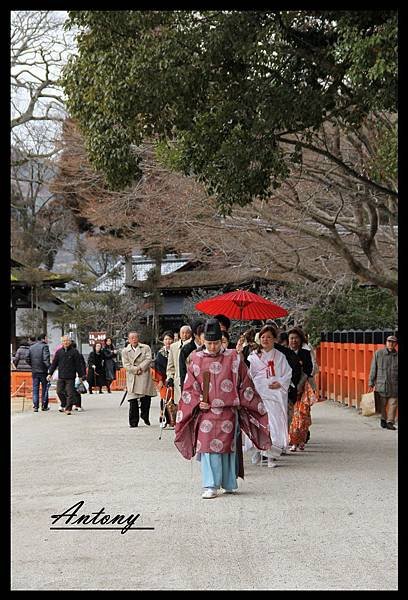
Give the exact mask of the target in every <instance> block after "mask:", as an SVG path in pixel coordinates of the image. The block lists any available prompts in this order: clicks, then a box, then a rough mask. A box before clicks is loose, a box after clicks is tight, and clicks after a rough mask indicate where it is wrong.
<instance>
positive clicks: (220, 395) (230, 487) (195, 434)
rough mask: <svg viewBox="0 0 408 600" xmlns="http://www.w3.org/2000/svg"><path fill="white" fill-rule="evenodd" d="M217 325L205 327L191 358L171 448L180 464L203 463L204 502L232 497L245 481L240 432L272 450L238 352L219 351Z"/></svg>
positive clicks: (263, 411)
mask: <svg viewBox="0 0 408 600" xmlns="http://www.w3.org/2000/svg"><path fill="white" fill-rule="evenodd" d="M221 335H222V334H221V329H220V326H219V323H218V321H217V320H216V319H209V320H208V321H207V322H206V324H205V329H204V338H205V346H206V348H205V350H200V351H196V352H193V353H192V354H191V362H190V364H189V366H188V370H187V375H186V378H185V380H184V384H183V393H182V395H181V399H180V401H179V405H178V412H177V416H176V428H175V433H176V437H175V441H174V443H175V445H176V447H177V449H178V450H179V452H180V453H181V454H182V455H183V456H184V458H187V459H191V458H192V457H193V456H194V455H195V454H196V453H197V454H198V458H199V460H200V461H201V472H202V482H203V488H205V489H204V493H203V495H202V497H203V498H215V497H216V496H217V490H218V489H219V488H220V487H221V486H222V487H223V488H224V491H225V492H227V493H231V492H233V491H235V490H236V489H237V487H238V485H237V477H242V478H243V476H244V470H243V460H242V440H241V435H240V428H242V429H243V431H244V432H245V433H246V435H248V437H249V438H250V439H251V440H252V442H253V443H254V445H255V446H256V447H257V448H259V449H261V450H268V449H269V448H271V439H270V435H269V426H268V415H267V412H266V409H265V406H264V404H263V402H262V400H261V398H260V396H259V395H258V393H257V392H256V390H255V387H254V385H253V383H252V381H251V379H250V378H249V375H248V369H247V367H246V365H245V363H244V361H243V360H242V359H241V358H240V356H239V355H238V353H237V352H236V350H228V349H224V348H223V347H222V345H221ZM206 371H207V372H209V374H210V386H209V398H208V402H207V403H206V402H203V373H204V372H206Z"/></svg>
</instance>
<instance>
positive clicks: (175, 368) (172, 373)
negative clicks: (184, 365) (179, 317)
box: [166, 339, 191, 404]
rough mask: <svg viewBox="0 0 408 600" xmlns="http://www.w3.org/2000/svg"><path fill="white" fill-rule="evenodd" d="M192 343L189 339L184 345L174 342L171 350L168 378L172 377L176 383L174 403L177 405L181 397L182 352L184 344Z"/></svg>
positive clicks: (168, 360) (179, 341) (168, 361)
mask: <svg viewBox="0 0 408 600" xmlns="http://www.w3.org/2000/svg"><path fill="white" fill-rule="evenodd" d="M190 341H191V339H188V340H186V341H185V342H183V343H182V342H181V340H177V342H173V343H172V344H171V346H170V348H169V356H168V359H167V371H166V377H167V379H169V377H171V378H172V379H173V381H174V402H175V403H176V404H178V401H179V400H180V396H181V382H180V350H181V348H182V346H183V344H188V342H190Z"/></svg>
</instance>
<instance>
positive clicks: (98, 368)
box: [86, 350, 106, 387]
mask: <svg viewBox="0 0 408 600" xmlns="http://www.w3.org/2000/svg"><path fill="white" fill-rule="evenodd" d="M93 365H95V369H94V368H93ZM86 379H87V381H88V383H89V386H90V387H102V386H103V385H106V379H105V361H104V357H103V353H102V350H101V351H100V352H99V353H97V352H94V351H93V350H92V352H91V353H90V354H89V356H88V375H87V378H86Z"/></svg>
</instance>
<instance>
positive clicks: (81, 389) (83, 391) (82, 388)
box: [77, 381, 87, 394]
mask: <svg viewBox="0 0 408 600" xmlns="http://www.w3.org/2000/svg"><path fill="white" fill-rule="evenodd" d="M77 392H79V393H80V394H86V393H87V389H86V387H85V384H84V382H83V381H80V382H79V385H78V387H77Z"/></svg>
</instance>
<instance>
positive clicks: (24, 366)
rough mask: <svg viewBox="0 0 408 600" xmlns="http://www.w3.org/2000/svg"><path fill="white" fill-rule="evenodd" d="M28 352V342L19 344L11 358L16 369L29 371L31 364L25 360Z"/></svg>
mask: <svg viewBox="0 0 408 600" xmlns="http://www.w3.org/2000/svg"><path fill="white" fill-rule="evenodd" d="M29 354H30V346H29V345H28V344H21V346H20V347H19V348H18V350H17V352H16V353H15V355H14V358H13V364H14V366H15V367H16V369H17V371H31V366H30V364H29V363H28V362H27V358H28V355H29Z"/></svg>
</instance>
